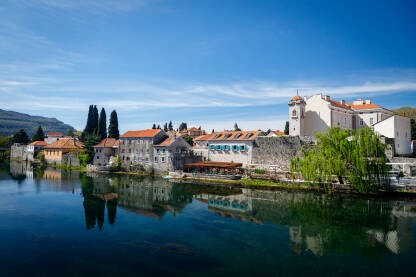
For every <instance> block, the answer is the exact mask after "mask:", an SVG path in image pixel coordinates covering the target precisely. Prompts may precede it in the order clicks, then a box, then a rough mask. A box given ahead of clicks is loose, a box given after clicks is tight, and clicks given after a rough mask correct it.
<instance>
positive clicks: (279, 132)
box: [272, 130, 286, 136]
mask: <svg viewBox="0 0 416 277" xmlns="http://www.w3.org/2000/svg"><path fill="white" fill-rule="evenodd" d="M272 132H273V133H275V134H276V135H278V136H286V135H285V133H283V132H281V131H279V130H277V131H272Z"/></svg>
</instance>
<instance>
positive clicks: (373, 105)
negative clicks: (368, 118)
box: [347, 103, 382, 110]
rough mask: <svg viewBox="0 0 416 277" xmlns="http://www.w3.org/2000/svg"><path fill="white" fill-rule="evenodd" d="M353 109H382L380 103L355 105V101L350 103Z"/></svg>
mask: <svg viewBox="0 0 416 277" xmlns="http://www.w3.org/2000/svg"><path fill="white" fill-rule="evenodd" d="M347 105H348V106H350V107H351V108H352V109H353V110H371V109H382V107H380V106H379V105H376V104H373V103H371V104H362V105H354V103H348V104H347Z"/></svg>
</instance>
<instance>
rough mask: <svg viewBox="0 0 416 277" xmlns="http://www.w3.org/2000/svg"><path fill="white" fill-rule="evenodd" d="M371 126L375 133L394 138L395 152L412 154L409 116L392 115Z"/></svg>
mask: <svg viewBox="0 0 416 277" xmlns="http://www.w3.org/2000/svg"><path fill="white" fill-rule="evenodd" d="M373 127H374V131H375V132H376V133H378V134H380V135H382V136H385V137H388V138H393V139H394V148H395V153H396V154H398V155H410V154H412V150H411V145H410V142H411V141H410V136H411V135H410V118H408V117H405V116H400V115H394V116H391V117H389V118H387V119H385V120H383V121H380V122H378V123H376V124H374V125H373Z"/></svg>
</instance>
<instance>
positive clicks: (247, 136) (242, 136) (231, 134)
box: [194, 131, 261, 141]
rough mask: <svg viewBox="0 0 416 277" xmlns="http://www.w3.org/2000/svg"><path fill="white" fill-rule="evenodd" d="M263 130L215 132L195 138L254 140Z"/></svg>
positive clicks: (196, 139)
mask: <svg viewBox="0 0 416 277" xmlns="http://www.w3.org/2000/svg"><path fill="white" fill-rule="evenodd" d="M260 133H261V131H224V132H214V133H211V134H208V135H203V136H200V137H197V138H195V140H194V141H205V140H253V139H255V138H256V137H257V136H258V135H259V134H260Z"/></svg>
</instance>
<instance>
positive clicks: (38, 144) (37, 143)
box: [29, 141, 47, 146]
mask: <svg viewBox="0 0 416 277" xmlns="http://www.w3.org/2000/svg"><path fill="white" fill-rule="evenodd" d="M29 145H37V146H42V145H43V146H45V145H47V143H46V141H34V142H32V143H30V144H29Z"/></svg>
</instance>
